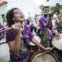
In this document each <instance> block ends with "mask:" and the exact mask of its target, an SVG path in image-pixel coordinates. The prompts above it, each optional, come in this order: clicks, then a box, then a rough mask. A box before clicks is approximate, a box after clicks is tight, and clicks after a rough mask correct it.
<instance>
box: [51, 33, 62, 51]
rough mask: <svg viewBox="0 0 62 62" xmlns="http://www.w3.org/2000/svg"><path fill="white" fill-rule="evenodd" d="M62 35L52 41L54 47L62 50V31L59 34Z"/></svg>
mask: <svg viewBox="0 0 62 62" xmlns="http://www.w3.org/2000/svg"><path fill="white" fill-rule="evenodd" d="M59 35H60V37H55V38H54V39H53V41H52V45H53V47H55V48H56V49H57V50H59V51H61V52H62V33H60V34H59Z"/></svg>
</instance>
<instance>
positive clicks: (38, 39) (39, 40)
mask: <svg viewBox="0 0 62 62" xmlns="http://www.w3.org/2000/svg"><path fill="white" fill-rule="evenodd" d="M34 38H35V39H36V40H37V41H38V42H39V43H40V42H41V39H40V37H39V36H37V35H34ZM29 45H31V46H35V44H33V43H32V42H30V43H29Z"/></svg>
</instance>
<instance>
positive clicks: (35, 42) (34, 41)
mask: <svg viewBox="0 0 62 62" xmlns="http://www.w3.org/2000/svg"><path fill="white" fill-rule="evenodd" d="M32 42H33V43H34V44H35V45H37V46H38V47H39V48H41V49H43V50H45V47H44V46H43V45H42V44H40V43H39V42H38V41H37V40H36V39H32Z"/></svg>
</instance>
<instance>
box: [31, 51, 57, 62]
mask: <svg viewBox="0 0 62 62" xmlns="http://www.w3.org/2000/svg"><path fill="white" fill-rule="evenodd" d="M43 53H44V52H37V53H36V54H34V55H33V56H32V58H31V62H58V60H57V58H56V57H55V56H54V55H53V54H52V53H48V52H46V53H44V54H43Z"/></svg>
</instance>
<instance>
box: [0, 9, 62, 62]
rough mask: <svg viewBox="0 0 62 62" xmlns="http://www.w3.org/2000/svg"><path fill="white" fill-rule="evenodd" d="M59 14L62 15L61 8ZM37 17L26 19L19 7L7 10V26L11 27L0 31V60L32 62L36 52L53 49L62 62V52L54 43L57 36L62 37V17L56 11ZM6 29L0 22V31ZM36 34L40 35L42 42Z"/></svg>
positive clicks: (6, 61) (4, 61) (0, 61)
mask: <svg viewBox="0 0 62 62" xmlns="http://www.w3.org/2000/svg"><path fill="white" fill-rule="evenodd" d="M59 14H60V17H61V15H62V11H61V10H60V13H59ZM37 17H38V16H37V15H36V16H35V18H34V20H32V19H31V18H30V17H29V18H28V19H25V18H24V14H23V13H22V11H21V10H19V9H18V8H12V9H11V10H9V11H8V12H7V14H6V21H7V27H8V28H11V29H8V30H6V31H4V32H0V53H1V54H0V62H30V59H31V57H32V55H33V54H34V53H35V52H37V51H49V52H52V51H53V50H54V52H52V53H54V54H55V55H56V56H57V55H58V56H57V58H58V60H59V61H60V62H61V59H62V58H61V57H59V56H60V55H61V54H60V53H59V52H57V50H56V49H55V48H53V45H52V40H53V38H54V37H55V36H56V37H58V38H60V35H59V32H61V26H60V27H59V25H61V21H60V19H59V18H60V17H59V16H58V15H57V14H56V12H54V13H46V14H43V15H42V16H41V17H40V18H39V19H38V18H37ZM33 21H34V22H33ZM5 29H6V28H4V26H2V25H1V24H0V31H1V30H5ZM35 36H37V37H39V39H40V42H39V39H37V37H35ZM2 39H4V40H3V41H4V42H2ZM31 42H32V44H34V45H35V46H33V45H32V44H31Z"/></svg>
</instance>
